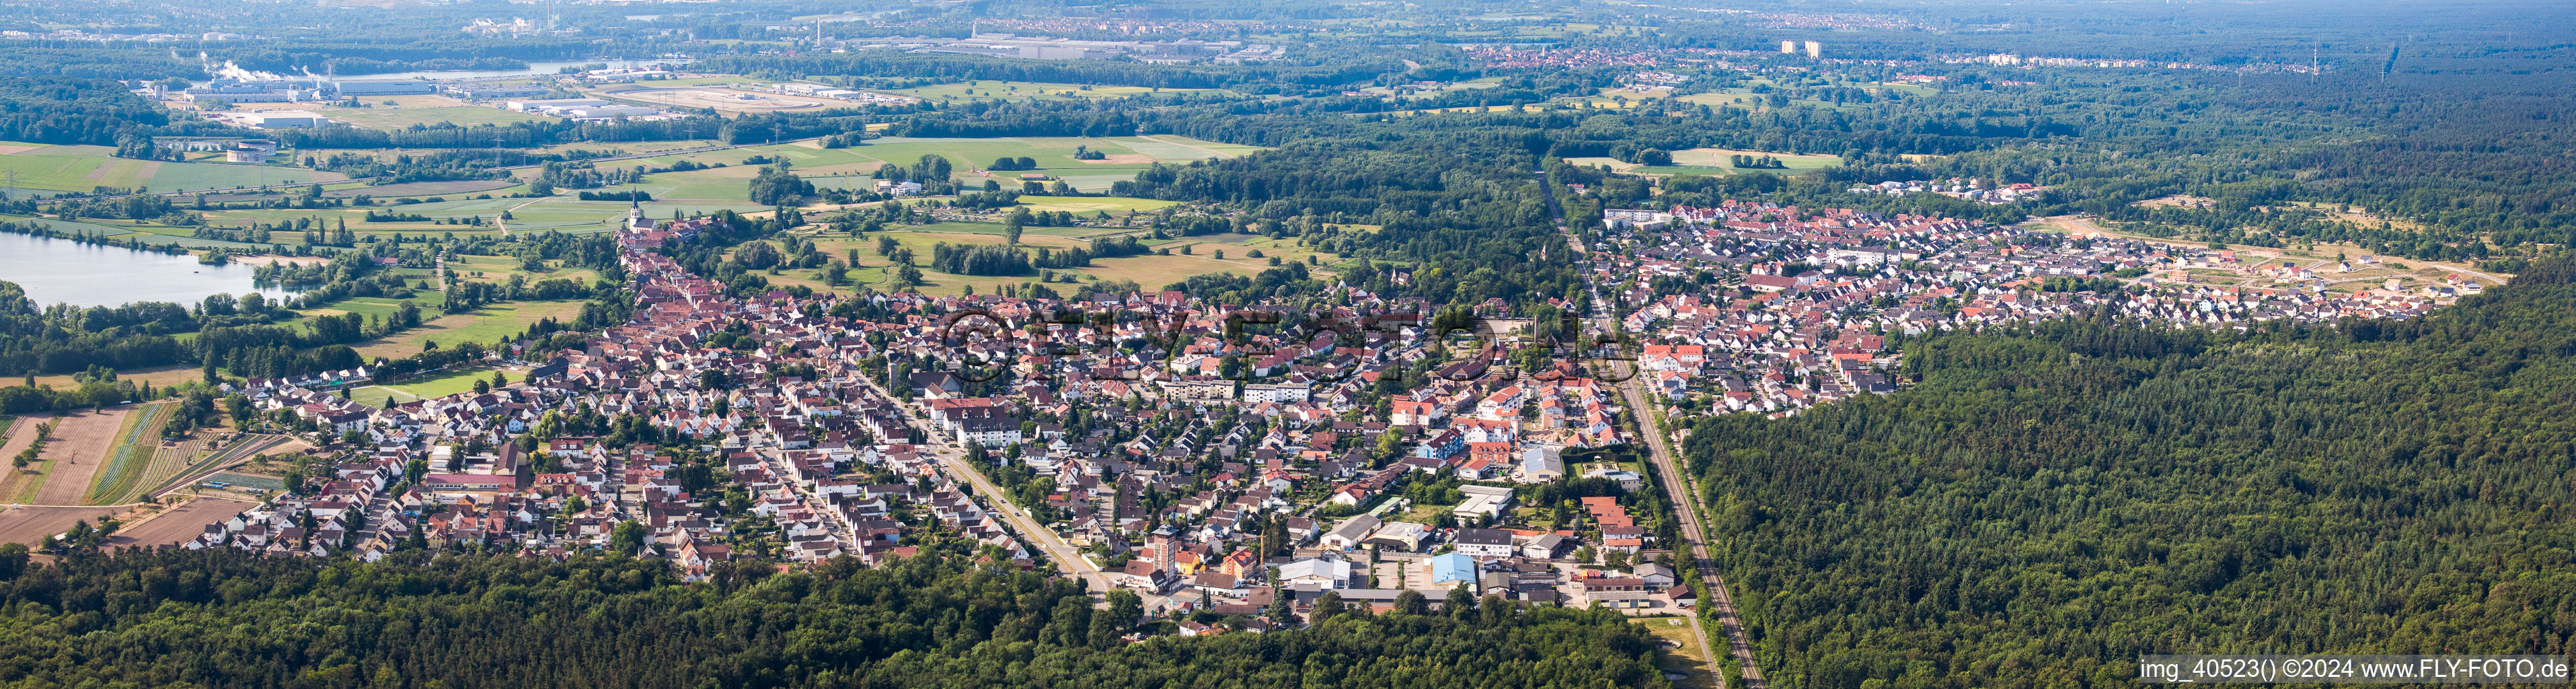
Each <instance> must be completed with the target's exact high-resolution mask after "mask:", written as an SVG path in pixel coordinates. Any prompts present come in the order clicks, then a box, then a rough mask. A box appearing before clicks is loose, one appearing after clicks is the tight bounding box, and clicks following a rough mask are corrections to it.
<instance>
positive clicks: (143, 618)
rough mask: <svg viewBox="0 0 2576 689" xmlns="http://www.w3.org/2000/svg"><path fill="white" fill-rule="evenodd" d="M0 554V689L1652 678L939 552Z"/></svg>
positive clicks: (1479, 610) (1480, 643)
mask: <svg viewBox="0 0 2576 689" xmlns="http://www.w3.org/2000/svg"><path fill="white" fill-rule="evenodd" d="M12 548H13V549H15V553H14V554H13V553H11V552H7V551H0V579H5V580H0V607H5V608H6V609H8V610H10V611H12V614H11V615H8V616H6V617H0V682H5V683H9V684H11V685H13V686H88V685H98V686H193V687H207V688H209V689H214V688H221V687H360V686H364V687H370V688H402V687H408V688H423V687H501V686H510V687H540V686H545V687H637V688H655V687H668V688H671V689H693V688H695V687H740V688H753V687H848V686H859V687H958V686H1013V687H1099V686H1115V687H1133V688H1137V689H1153V688H1157V687H1164V688H1169V689H1181V688H1184V687H1186V688H1189V689H1202V688H1210V687H1247V688H1249V687H1279V686H1306V687H1369V688H1371V689H1381V688H1389V687H1396V688H1401V687H1425V688H1430V687H1491V688H1497V689H1501V688H1509V687H1533V688H1536V687H1582V688H1584V689H1614V688H1622V689H1635V688H1640V687H1645V688H1654V687H1665V686H1669V685H1668V683H1667V682H1666V681H1665V680H1664V677H1663V674H1662V673H1661V672H1660V671H1658V670H1656V669H1655V668H1654V666H1653V663H1652V660H1651V654H1652V651H1653V648H1654V637H1653V636H1652V635H1650V634H1648V633H1647V632H1646V631H1645V630H1644V629H1643V628H1641V627H1638V626H1636V625H1632V624H1628V623H1627V620H1626V618H1624V617H1622V616H1620V615H1618V614H1615V613H1610V612H1587V611H1574V610H1565V609H1558V608H1552V607H1537V608H1522V607H1520V606H1517V605H1515V604H1512V603H1507V602H1503V601H1501V600H1500V599H1490V598H1489V599H1487V600H1485V601H1482V602H1481V603H1478V604H1476V605H1472V606H1452V607H1451V609H1447V610H1443V611H1440V612H1438V613H1434V614H1403V613H1392V614H1386V615H1376V616H1372V615H1368V614H1366V613H1362V612H1356V611H1354V612H1346V613H1342V614H1340V615H1338V616H1336V615H1330V614H1321V613H1319V614H1318V615H1317V616H1318V617H1323V618H1325V619H1321V620H1318V623H1317V624H1316V625H1315V626H1314V627H1313V628H1310V629H1303V630H1293V631H1280V632H1272V633H1266V634H1255V633H1229V634H1221V635H1216V636H1208V637H1195V638H1177V637H1161V638H1153V639H1149V640H1146V641H1143V642H1140V643H1128V642H1123V641H1121V640H1120V638H1119V637H1120V636H1122V635H1124V634H1127V633H1129V632H1130V631H1135V630H1140V629H1143V630H1150V629H1153V628H1155V627H1156V626H1157V625H1158V624H1159V625H1160V626H1162V627H1165V628H1167V627H1168V623H1156V622H1153V621H1149V620H1143V619H1140V616H1139V615H1138V613H1139V611H1140V606H1139V605H1138V602H1137V600H1136V598H1135V597H1134V596H1132V595H1126V594H1122V593H1113V594H1111V595H1110V596H1109V598H1110V600H1111V605H1110V606H1109V607H1107V608H1104V609H1098V610H1095V609H1094V608H1093V606H1092V601H1091V599H1090V598H1089V597H1088V596H1087V595H1085V594H1084V593H1083V592H1082V591H1081V589H1080V587H1079V584H1076V583H1074V582H1072V581H1071V580H1066V579H1059V578H1053V577H1048V576H1045V575H1042V574H1038V573H1032V572H1022V571H1018V570H1015V569H1009V568H1005V567H999V566H994V565H991V564H985V563H989V562H991V561H992V560H990V559H985V558H977V557H975V556H973V555H972V554H969V553H965V552H963V551H962V550H960V549H959V548H957V547H955V546H953V545H942V544H938V543H934V544H932V545H930V546H929V547H926V548H924V554H922V555H919V556H915V557H909V558H905V559H902V560H899V561H897V562H896V563H895V564H894V565H892V566H889V567H884V568H876V569H868V568H862V567H860V566H858V565H857V564H856V563H855V562H853V561H850V560H848V559H846V558H843V559H838V560H832V561H827V562H823V563H819V564H817V565H815V566H814V567H813V568H811V570H810V571H793V572H783V573H774V570H772V569H771V568H770V566H769V565H748V566H743V567H731V566H719V567H718V568H717V571H715V572H714V573H713V574H712V578H711V580H710V581H706V582H699V583H683V582H680V581H678V580H677V579H676V578H675V577H674V575H673V573H672V571H671V569H670V567H669V564H668V563H667V562H665V561H660V560H632V559H627V558H623V557H607V558H602V557H596V556H576V557H575V558H573V559H571V560H569V561H563V562H557V561H552V560H546V559H539V558H516V557H504V556H479V555H458V554H450V555H443V556H438V557H436V558H435V559H432V558H431V556H430V554H429V553H428V551H422V550H410V551H405V552H402V553H398V554H396V555H395V556H394V557H391V558H388V559H387V560H385V561H382V562H378V563H373V564H368V563H359V562H352V561H346V560H333V561H314V560H305V559H293V558H258V557H253V556H249V555H245V554H241V553H239V552H237V551H162V552H142V551H132V550H129V551H124V552H121V553H119V554H116V555H83V556H77V557H73V558H71V559H68V560H64V561H62V562H60V563H58V564H54V565H50V566H35V565H30V564H28V563H27V562H26V560H25V554H24V553H25V551H24V550H23V549H17V548H15V547H14V546H12Z"/></svg>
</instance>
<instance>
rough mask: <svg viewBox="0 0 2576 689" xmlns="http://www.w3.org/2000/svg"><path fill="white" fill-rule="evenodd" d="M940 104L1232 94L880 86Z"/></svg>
mask: <svg viewBox="0 0 2576 689" xmlns="http://www.w3.org/2000/svg"><path fill="white" fill-rule="evenodd" d="M878 90H881V91H884V92H886V93H899V94H903V95H906V96H912V97H915V98H922V99H927V100H931V101H936V102H940V103H971V102H976V101H1017V102H1026V101H1032V100H1038V99H1071V98H1124V97H1128V96H1137V95H1145V94H1155V93H1228V94H1231V93H1232V92H1230V91H1223V90H1221V89H1158V88H1149V87H1143V86H1094V85H1085V84H1059V83H1046V82H1034V81H999V80H993V79H983V80H977V81H965V82H959V83H954V84H935V85H931V86H921V87H915V88H908V89H878Z"/></svg>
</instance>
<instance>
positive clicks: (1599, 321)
mask: <svg viewBox="0 0 2576 689" xmlns="http://www.w3.org/2000/svg"><path fill="white" fill-rule="evenodd" d="M1548 210H1550V211H1552V212H1554V213H1555V214H1556V229H1557V231H1558V232H1561V233H1564V235H1565V242H1566V245H1567V246H1569V247H1572V248H1573V249H1574V251H1575V255H1576V256H1578V257H1588V256H1590V255H1591V253H1590V249H1589V248H1588V247H1585V246H1584V245H1583V238H1582V236H1580V235H1577V234H1575V233H1574V230H1573V228H1570V227H1567V226H1566V225H1565V213H1564V211H1563V210H1562V207H1561V206H1559V205H1557V203H1556V195H1555V194H1554V193H1550V194H1548ZM1596 275H1597V274H1596V273H1594V272H1592V270H1591V269H1590V268H1589V267H1588V266H1587V267H1586V268H1585V269H1584V272H1583V277H1584V284H1585V287H1586V288H1587V289H1589V290H1590V292H1591V294H1590V296H1591V300H1592V304H1591V306H1592V309H1591V313H1589V314H1587V316H1588V317H1587V318H1584V319H1583V323H1584V326H1585V328H1586V329H1587V330H1589V331H1592V332H1586V333H1583V336H1584V338H1585V339H1584V340H1583V341H1584V342H1586V343H1590V342H1592V341H1593V340H1592V339H1590V338H1591V337H1592V335H1593V334H1594V333H1595V332H1608V331H1609V330H1610V328H1611V325H1612V323H1613V322H1614V321H1613V319H1614V318H1616V312H1615V311H1614V310H1613V309H1612V308H1611V307H1610V306H1609V305H1608V302H1604V301H1602V300H1601V282H1600V280H1599V279H1598V278H1597V277H1596ZM1630 367H1631V368H1630V370H1631V372H1632V375H1630V376H1628V379H1627V380H1624V381H1620V382H1619V383H1618V384H1617V385H1615V386H1614V387H1617V388H1618V389H1619V394H1620V396H1621V398H1622V400H1623V401H1624V402H1626V404H1627V405H1628V413H1629V415H1631V416H1633V417H1635V418H1636V419H1637V434H1638V435H1641V436H1645V442H1646V449H1647V450H1648V455H1649V457H1650V458H1651V459H1652V460H1653V461H1652V462H1651V463H1652V464H1654V465H1655V482H1656V483H1658V484H1662V485H1663V487H1664V494H1665V495H1666V496H1667V497H1670V498H1671V499H1672V503H1673V512H1674V517H1675V518H1677V519H1680V520H1681V526H1682V529H1681V530H1682V540H1683V541H1687V542H1688V543H1689V545H1690V552H1691V562H1692V568H1693V569H1696V570H1698V571H1699V576H1700V579H1701V580H1702V581H1704V582H1705V583H1707V585H1708V590H1709V600H1705V601H1700V604H1701V605H1705V606H1708V607H1709V613H1710V616H1712V617H1715V618H1717V621H1718V626H1719V627H1720V628H1721V629H1723V630H1724V631H1725V632H1726V640H1727V646H1729V647H1730V648H1732V649H1733V650H1734V652H1735V662H1736V663H1737V664H1739V665H1742V666H1743V673H1744V676H1743V677H1742V680H1743V686H1744V688H1745V689H1765V687H1767V686H1769V684H1768V683H1767V682H1764V681H1763V679H1762V667H1761V666H1759V665H1756V664H1754V662H1753V644H1752V643H1751V642H1750V641H1749V640H1747V639H1746V638H1745V636H1744V622H1743V620H1742V619H1740V618H1738V617H1737V616H1736V612H1735V596H1734V595H1733V594H1730V593H1728V592H1727V588H1726V577H1725V576H1722V575H1720V574H1719V573H1718V571H1717V561H1716V560H1713V559H1710V558H1709V556H1708V539H1707V537H1705V536H1703V535H1701V533H1700V521H1699V507H1698V502H1697V500H1696V499H1695V496H1694V495H1693V494H1692V491H1691V489H1690V483H1689V481H1688V480H1686V478H1685V477H1684V476H1683V475H1682V472H1681V470H1680V469H1679V468H1677V467H1676V465H1675V464H1674V462H1673V453H1672V449H1671V448H1668V447H1665V446H1664V432H1663V429H1661V428H1658V427H1657V424H1656V422H1655V413H1654V409H1653V408H1652V407H1649V406H1647V404H1646V396H1645V394H1644V393H1642V392H1640V391H1639V390H1638V387H1637V385H1638V384H1637V376H1635V375H1633V372H1634V370H1635V369H1634V364H1631V365H1630ZM1709 664H1710V665H1712V666H1714V665H1716V658H1715V657H1713V656H1712V657H1711V658H1710V660H1709ZM1710 669H1711V670H1712V672H1711V673H1710V674H1712V675H1718V679H1719V682H1718V686H1726V685H1728V684H1731V683H1733V682H1734V681H1735V680H1736V678H1732V677H1725V676H1723V674H1721V673H1717V672H1714V670H1715V669H1716V668H1714V667H1712V668H1710Z"/></svg>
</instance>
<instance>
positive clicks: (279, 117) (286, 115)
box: [231, 110, 331, 129]
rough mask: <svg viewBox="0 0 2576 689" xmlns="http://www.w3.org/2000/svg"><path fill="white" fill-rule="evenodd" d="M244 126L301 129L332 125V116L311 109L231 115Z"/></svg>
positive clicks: (262, 111)
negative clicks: (325, 115)
mask: <svg viewBox="0 0 2576 689" xmlns="http://www.w3.org/2000/svg"><path fill="white" fill-rule="evenodd" d="M231 119H232V120H233V121H235V122H239V123H241V124H242V126H246V127H252V128H257V129H300V128H311V127H328V126H331V118H328V117H323V116H322V114H321V113H317V112H312V111H309V110H261V111H258V112H245V113H235V114H233V115H232V116H231Z"/></svg>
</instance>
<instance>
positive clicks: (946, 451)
mask: <svg viewBox="0 0 2576 689" xmlns="http://www.w3.org/2000/svg"><path fill="white" fill-rule="evenodd" d="M862 379H863V380H866V381H867V383H868V387H871V388H875V389H876V392H877V394H879V395H882V396H884V397H885V399H889V400H894V399H896V398H895V396H894V395H893V394H891V393H888V392H887V391H886V389H885V386H883V385H881V384H879V383H878V382H877V381H876V380H875V379H873V378H868V377H862ZM896 406H897V407H899V408H901V409H902V410H903V413H904V424H905V425H908V426H911V427H912V428H913V430H916V431H920V432H921V433H922V436H923V437H926V438H931V439H932V440H931V442H929V443H926V444H922V445H915V446H913V447H915V448H920V449H925V450H928V451H929V452H930V453H931V455H932V456H934V457H937V458H939V467H940V468H941V469H942V470H945V471H946V472H947V474H948V478H949V480H951V481H954V482H959V483H964V484H966V485H967V486H968V487H969V488H971V489H972V490H973V491H974V492H975V494H976V496H977V497H979V498H981V499H982V501H983V503H984V504H985V505H986V508H987V509H990V510H992V511H993V513H994V514H998V515H1001V517H1002V523H1003V524H1006V525H1009V526H1010V527H1011V530H1012V531H1015V532H1018V533H1019V534H1020V537H1021V538H1024V539H1027V540H1028V542H1030V543H1035V544H1037V546H1038V550H1039V551H1041V552H1043V553H1045V554H1046V556H1047V557H1048V558H1049V559H1053V560H1055V566H1056V571H1059V572H1063V573H1064V574H1066V575H1068V576H1071V577H1073V578H1076V579H1080V580H1082V582H1083V584H1084V585H1086V586H1089V587H1090V588H1091V591H1092V593H1094V594H1096V595H1103V596H1105V595H1106V594H1107V593H1108V592H1109V591H1110V590H1111V589H1114V588H1117V587H1116V586H1113V585H1111V583H1110V581H1109V575H1108V574H1106V573H1104V572H1102V571H1100V568H1098V567H1094V566H1092V564H1091V561H1090V560H1086V559H1083V557H1082V551H1081V550H1080V549H1077V548H1075V547H1073V544H1070V543H1066V542H1065V540H1064V538H1063V537H1061V536H1057V535H1056V533H1055V530H1054V529H1049V528H1046V526H1045V525H1042V524H1039V523H1038V522H1037V520H1036V519H1034V518H1031V517H1030V516H1029V512H1028V510H1025V509H1021V508H1020V507H1019V506H1017V505H1013V504H1011V499H1010V496H1009V495H1008V494H1006V493H1004V492H1002V488H1001V486H997V485H993V482H992V481H990V480H986V479H985V478H984V472H980V471H976V470H975V467H973V466H969V465H968V464H967V463H966V457H965V454H966V453H965V451H963V450H960V449H958V448H954V447H949V446H948V444H947V443H943V442H939V441H938V440H937V438H939V434H938V433H933V432H930V425H929V423H928V419H926V418H925V417H924V416H923V411H922V410H921V408H920V406H918V405H915V404H908V403H903V402H900V401H898V402H897V403H896ZM1143 598H1144V600H1145V609H1147V610H1156V609H1160V608H1162V607H1163V605H1164V604H1165V603H1166V602H1167V601H1166V600H1165V598H1164V597H1163V596H1153V595H1146V596H1143ZM1096 605H1099V606H1101V607H1106V606H1107V605H1108V602H1107V600H1106V599H1105V598H1102V599H1098V600H1097V601H1096Z"/></svg>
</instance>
